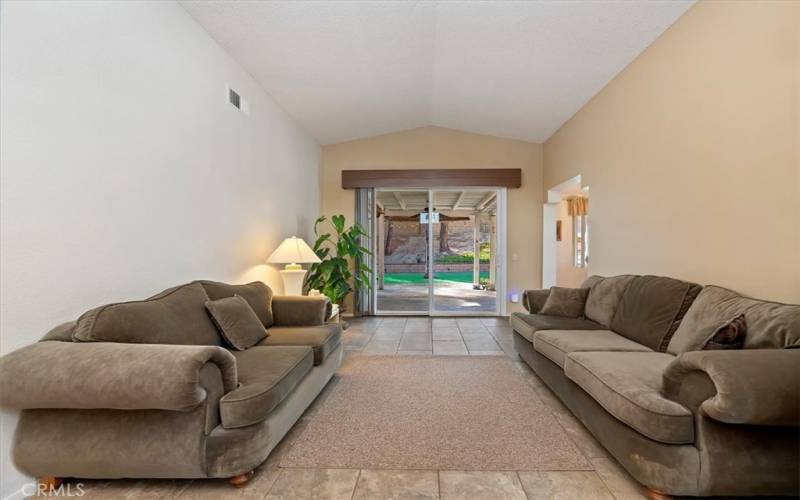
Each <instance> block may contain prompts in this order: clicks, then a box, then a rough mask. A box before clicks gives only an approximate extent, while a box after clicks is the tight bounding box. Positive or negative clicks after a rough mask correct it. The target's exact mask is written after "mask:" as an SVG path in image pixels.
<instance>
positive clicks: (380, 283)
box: [375, 213, 386, 290]
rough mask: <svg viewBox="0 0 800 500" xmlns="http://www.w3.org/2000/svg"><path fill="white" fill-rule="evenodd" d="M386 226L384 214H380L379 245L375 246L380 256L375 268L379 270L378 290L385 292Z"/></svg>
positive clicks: (376, 258) (376, 260) (377, 258)
mask: <svg viewBox="0 0 800 500" xmlns="http://www.w3.org/2000/svg"><path fill="white" fill-rule="evenodd" d="M384 224H385V217H384V214H382V213H379V214H378V238H377V241H376V243H377V245H375V246H376V247H377V248H376V249H375V251H376V252H377V254H378V255H376V256H375V264H376V266H375V267H377V268H378V269H377V270H376V271H377V275H376V278H377V286H378V290H383V275H384V273H385V271H386V268H385V266H384V264H383V262H384V259H385V255H384V254H385V253H386V240H384V234H383V233H384Z"/></svg>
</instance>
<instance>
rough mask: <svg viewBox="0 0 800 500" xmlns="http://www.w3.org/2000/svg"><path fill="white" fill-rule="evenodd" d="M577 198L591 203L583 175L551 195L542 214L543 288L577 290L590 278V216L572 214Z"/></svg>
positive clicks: (555, 188)
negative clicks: (561, 287)
mask: <svg viewBox="0 0 800 500" xmlns="http://www.w3.org/2000/svg"><path fill="white" fill-rule="evenodd" d="M577 198H582V199H586V200H588V199H589V187H588V186H585V185H583V182H582V179H581V176H580V175H577V176H575V177H573V178H571V179H569V180H567V181H565V182H562V183H561V184H558V185H556V186H554V187H553V188H551V189H549V190H548V191H547V203H545V204H544V207H543V210H542V217H543V220H542V288H550V287H551V286H564V287H569V288H575V287H578V286H580V284H581V283H583V281H584V280H585V279H586V277H587V275H588V269H587V268H588V264H589V239H588V234H589V231H588V216H587V215H585V213H584V215H573V214H572V213H570V212H571V209H570V203H571V202H572V200H575V199H577ZM585 206H588V201H587V202H586V204H585ZM584 211H585V209H584Z"/></svg>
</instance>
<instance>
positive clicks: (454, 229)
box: [375, 189, 497, 313]
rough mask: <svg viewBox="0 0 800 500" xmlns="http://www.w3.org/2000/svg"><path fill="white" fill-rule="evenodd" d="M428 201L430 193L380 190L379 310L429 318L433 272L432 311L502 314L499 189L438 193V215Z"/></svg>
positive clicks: (378, 196) (377, 272)
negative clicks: (498, 281)
mask: <svg viewBox="0 0 800 500" xmlns="http://www.w3.org/2000/svg"><path fill="white" fill-rule="evenodd" d="M428 196H429V193H428V191H427V190H380V191H377V192H376V211H377V214H376V240H377V249H376V250H377V251H376V262H375V264H376V265H375V270H376V288H377V311H378V313H380V312H417V313H427V312H428V311H429V305H431V304H429V295H430V290H429V277H430V275H431V273H433V297H434V300H433V303H432V306H433V309H432V310H434V311H440V312H444V311H446V312H464V313H472V312H475V313H491V312H496V310H497V306H496V292H495V281H496V276H495V275H496V267H497V266H496V260H495V248H496V211H497V192H496V191H495V190H486V189H484V190H480V189H472V190H437V191H433V203H432V208H433V211H432V213H429V211H430V210H431V206H429V200H428ZM429 223H430V224H432V225H433V227H432V228H431V232H430V233H429V232H428V224H429ZM431 238H432V240H433V241H432V242H431V241H430V239H431ZM429 248H431V251H430V252H429ZM429 253H432V255H429Z"/></svg>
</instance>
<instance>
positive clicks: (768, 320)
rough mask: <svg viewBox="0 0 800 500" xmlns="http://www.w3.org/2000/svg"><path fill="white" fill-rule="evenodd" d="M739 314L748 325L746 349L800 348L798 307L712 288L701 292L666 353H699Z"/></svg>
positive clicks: (799, 315)
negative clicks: (704, 344) (720, 328)
mask: <svg viewBox="0 0 800 500" xmlns="http://www.w3.org/2000/svg"><path fill="white" fill-rule="evenodd" d="M740 314H744V317H745V320H746V321H747V335H746V336H745V339H744V348H745V349H782V348H784V347H800V305H792V304H781V303H778V302H767V301H764V300H756V299H751V298H747V297H743V296H742V295H740V294H738V293H736V292H734V291H732V290H728V289H727V288H722V287H719V286H713V285H712V286H707V287H705V288H704V289H703V291H702V292H700V295H698V296H697V300H695V301H694V303H693V304H692V307H690V308H689V310H688V311H687V312H686V317H685V318H684V319H683V322H682V323H681V325H680V326H679V327H678V330H677V331H676V332H675V335H674V336H673V337H672V340H671V341H670V343H669V348H668V349H667V352H669V353H671V354H675V355H677V354H681V353H684V352H687V351H697V350H700V349H702V347H703V343H704V342H705V341H706V339H708V337H709V336H710V335H711V334H712V333H713V332H714V331H715V330H716V329H717V328H719V327H720V326H721V325H722V323H724V322H726V321H729V320H730V319H731V318H734V317H736V316H738V315H740Z"/></svg>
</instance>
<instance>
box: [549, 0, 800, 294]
mask: <svg viewBox="0 0 800 500" xmlns="http://www.w3.org/2000/svg"><path fill="white" fill-rule="evenodd" d="M799 18H800V2H722V1H715V2H711V1H706V2H700V3H698V4H697V5H695V6H694V7H693V8H691V9H690V10H689V11H688V12H687V13H686V14H685V15H684V16H683V17H682V18H680V19H679V20H678V22H677V23H676V24H675V25H673V26H672V27H671V28H670V29H668V30H667V31H666V32H665V33H664V34H663V35H662V36H661V37H660V38H659V39H658V40H657V41H656V42H655V43H653V45H652V46H650V47H649V48H648V49H647V50H646V51H645V52H644V53H642V54H641V55H640V56H639V57H638V58H637V59H636V60H635V61H634V62H633V63H632V64H631V65H630V66H629V67H628V68H627V69H625V70H624V71H623V72H622V73H620V74H619V75H618V76H617V77H616V78H615V79H614V80H612V81H611V83H610V84H609V85H608V86H607V87H606V88H605V89H603V90H602V91H601V92H600V93H599V94H598V95H596V96H595V97H594V98H593V99H592V100H591V101H590V102H589V103H588V104H587V105H586V106H585V107H584V108H583V109H582V110H581V111H580V112H578V113H577V114H576V115H575V116H574V117H573V118H572V119H570V120H569V121H568V122H567V123H566V124H565V125H564V126H563V127H562V128H561V129H560V130H559V131H558V132H557V133H556V134H554V135H553V137H551V138H550V139H549V140H548V141H547V142H546V143H545V146H544V159H545V174H544V181H545V188H548V187H552V186H554V185H556V184H558V183H560V182H562V181H564V180H566V179H569V178H571V177H573V176H575V175H577V174H581V175H582V180H583V184H584V185H587V186H589V187H590V189H591V193H592V203H591V206H590V214H589V221H590V243H591V264H590V269H589V271H590V273H598V274H618V273H653V274H664V275H670V276H676V277H680V278H685V279H690V280H695V281H698V282H700V283H717V284H720V285H724V286H728V287H731V288H734V289H736V290H739V291H741V292H744V293H747V294H751V295H754V296H757V297H761V298H766V299H773V300H781V301H790V302H794V303H799V302H800V258H799V257H800V161H799V159H798V138H799V137H800V135H799V134H798V116H799V115H800V106H799V105H798V89H800V79H799V78H798V75H799V72H800V62H799V61H798V50H800V39H799V37H800V26H799V24H800V21H798V19H799Z"/></svg>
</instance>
